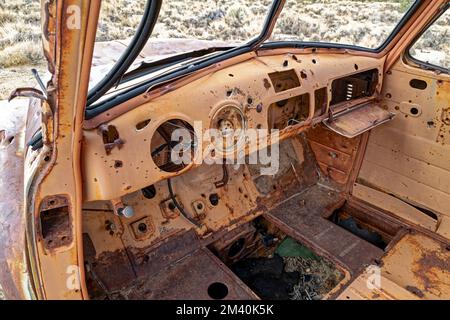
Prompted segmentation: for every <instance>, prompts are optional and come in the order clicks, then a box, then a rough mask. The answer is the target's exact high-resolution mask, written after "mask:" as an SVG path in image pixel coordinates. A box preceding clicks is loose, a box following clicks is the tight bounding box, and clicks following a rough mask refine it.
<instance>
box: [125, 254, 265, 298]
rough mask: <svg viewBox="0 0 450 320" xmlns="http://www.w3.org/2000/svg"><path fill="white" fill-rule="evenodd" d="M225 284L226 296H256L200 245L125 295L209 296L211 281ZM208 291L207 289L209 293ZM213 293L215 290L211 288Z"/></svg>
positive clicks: (151, 296) (157, 296)
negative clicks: (198, 248) (199, 247)
mask: <svg viewBox="0 0 450 320" xmlns="http://www.w3.org/2000/svg"><path fill="white" fill-rule="evenodd" d="M218 283H219V284H221V285H225V286H226V288H227V291H228V293H227V294H226V295H225V296H224V299H226V300H238V299H242V300H255V299H258V296H257V295H256V294H255V293H253V292H252V291H251V290H250V289H249V288H248V287H247V286H246V285H245V284H244V283H243V282H242V281H241V280H240V279H239V278H237V277H236V276H235V275H234V274H233V273H232V272H231V270H229V269H228V268H227V267H226V266H225V265H224V264H223V263H222V262H221V261H220V260H219V259H217V258H216V257H215V256H214V255H213V254H212V253H210V252H209V251H208V250H207V249H200V250H197V251H195V252H194V253H192V254H191V255H189V256H186V257H185V258H183V259H182V260H180V261H179V262H177V263H175V264H173V265H171V266H170V267H168V268H167V269H164V270H161V272H160V273H159V274H157V275H154V276H150V277H148V278H146V279H143V280H141V281H140V282H139V283H138V285H137V286H136V287H135V290H133V292H132V293H131V294H130V295H128V296H127V297H126V298H128V299H142V298H145V299H158V300H162V299H164V300H167V299H171V300H178V299H186V298H188V299H192V300H210V299H212V297H211V295H210V294H209V293H211V291H212V289H211V285H212V284H218ZM208 292H209V293H208ZM212 295H213V296H214V292H212Z"/></svg>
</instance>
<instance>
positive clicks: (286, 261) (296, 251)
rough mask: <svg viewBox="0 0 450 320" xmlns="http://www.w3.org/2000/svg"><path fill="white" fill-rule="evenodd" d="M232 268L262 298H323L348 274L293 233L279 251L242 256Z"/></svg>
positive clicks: (283, 242)
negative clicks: (271, 253) (315, 252)
mask: <svg viewBox="0 0 450 320" xmlns="http://www.w3.org/2000/svg"><path fill="white" fill-rule="evenodd" d="M232 270H233V271H234V272H235V274H236V275H237V276H238V277H239V278H240V279H241V280H242V281H244V283H246V284H247V285H248V286H249V287H250V288H251V289H252V290H253V291H254V292H255V293H256V294H257V295H258V296H259V297H260V298H261V299H269V300H288V299H292V300H319V299H322V298H323V297H324V296H325V295H326V294H327V293H328V292H330V291H331V290H332V289H333V288H335V287H336V286H337V285H338V283H339V282H340V281H341V280H342V279H343V276H344V275H343V274H342V273H341V272H340V271H339V270H338V269H337V268H336V267H335V266H334V265H333V264H332V263H330V262H328V261H326V260H325V259H323V258H321V257H319V256H317V255H316V254H314V252H312V251H311V250H309V249H308V248H306V247H305V246H303V245H301V244H299V243H298V242H296V241H295V240H294V239H292V238H289V237H286V238H285V239H284V240H283V241H282V242H281V244H280V245H279V246H278V248H277V249H276V251H275V254H273V255H269V256H268V257H256V258H246V259H243V260H240V261H238V262H237V263H235V264H234V265H233V266H232Z"/></svg>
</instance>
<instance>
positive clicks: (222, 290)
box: [208, 282, 228, 300]
mask: <svg viewBox="0 0 450 320" xmlns="http://www.w3.org/2000/svg"><path fill="white" fill-rule="evenodd" d="M208 295H209V296H210V297H211V298H212V299H214V300H222V299H224V298H225V297H226V296H227V295H228V287H227V286H226V285H225V284H223V283H222V282H214V283H212V284H210V285H209V287H208Z"/></svg>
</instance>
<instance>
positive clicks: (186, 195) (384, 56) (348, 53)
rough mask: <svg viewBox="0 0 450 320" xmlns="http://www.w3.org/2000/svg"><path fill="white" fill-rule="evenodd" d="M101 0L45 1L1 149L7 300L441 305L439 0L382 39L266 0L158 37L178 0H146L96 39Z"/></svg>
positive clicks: (444, 161) (416, 4)
mask: <svg viewBox="0 0 450 320" xmlns="http://www.w3.org/2000/svg"><path fill="white" fill-rule="evenodd" d="M101 2H102V1H93V0H86V1H82V0H41V7H42V43H43V48H44V53H45V57H46V59H47V62H48V71H49V76H48V79H46V81H40V86H37V87H36V88H21V89H16V90H15V91H14V92H13V93H12V96H11V99H12V98H16V97H21V96H22V97H23V96H25V97H31V99H30V104H29V107H28V112H27V114H26V115H24V117H23V120H20V121H22V122H20V121H19V120H18V121H19V122H16V124H17V123H23V125H20V126H18V125H15V126H14V127H10V128H6V136H2V149H1V150H0V151H1V153H2V154H1V159H3V161H4V162H5V163H9V164H10V167H9V169H8V170H6V168H5V167H2V168H1V169H0V172H1V174H2V178H1V179H2V183H1V184H0V187H1V191H2V194H5V196H2V197H6V200H5V201H2V204H1V206H0V207H1V208H2V211H5V212H8V213H9V214H7V215H4V216H2V217H1V218H0V219H1V220H0V222H1V224H2V225H8V228H3V227H2V229H0V231H1V232H0V240H1V241H2V243H3V244H5V245H4V247H3V248H1V249H0V250H1V252H0V283H1V286H2V289H3V291H4V293H5V295H6V297H9V298H12V299H14V298H16V299H18V298H21V299H23V298H27V299H232V300H233V299H245V300H247V299H249V300H250V299H255V300H257V299H269V300H274V299H294V300H316V299H342V300H349V299H449V298H450V76H449V66H450V60H449V59H450V56H449V50H450V49H449V48H450V43H449V34H450V32H449V25H450V23H449V22H450V16H449V14H450V12H449V10H448V8H449V6H450V5H449V2H448V1H447V0H434V1H431V0H423V1H420V0H418V1H414V0H411V1H402V3H403V5H404V6H405V7H404V8H402V10H401V11H399V12H401V13H399V14H398V15H396V16H395V17H394V18H393V19H392V21H391V24H389V25H388V24H383V23H384V20H383V19H384V17H382V16H380V25H379V29H377V30H378V31H376V32H378V33H377V34H378V38H370V39H368V38H367V39H366V38H365V34H364V32H365V31H364V30H363V29H361V30H360V31H358V32H359V33H358V34H359V36H351V35H349V36H343V37H342V38H341V39H340V40H339V41H336V40H333V39H334V38H333V36H330V37H331V38H327V37H328V35H329V34H330V33H332V27H331V26H330V25H329V26H328V27H326V28H325V29H324V27H323V26H322V25H317V24H314V22H311V19H312V20H314V19H315V18H314V17H316V16H317V15H321V14H325V13H322V12H321V11H320V10H319V11H317V12H316V15H310V16H305V15H307V14H305V13H304V12H303V13H300V11H298V10H303V9H302V8H301V7H300V5H299V4H298V2H297V1H295V0H287V1H284V0H274V1H263V3H264V5H262V6H261V7H258V8H259V9H258V10H259V11H258V14H259V15H258V16H256V15H257V10H256V9H255V10H253V9H252V10H253V11H247V12H246V13H247V14H250V15H255V18H254V19H252V20H253V21H252V24H251V27H250V28H248V29H246V30H244V29H239V28H241V27H239V26H237V27H236V29H235V30H233V32H234V33H233V32H230V37H229V38H228V40H227V41H219V40H217V39H213V38H207V37H205V35H204V34H201V33H200V32H199V31H198V30H197V29H196V30H197V32H193V34H192V36H191V37H190V39H187V40H186V39H184V40H183V41H181V40H180V39H170V41H169V40H167V42H165V41H157V40H158V38H157V37H158V34H163V33H164V28H165V26H167V24H168V23H169V24H170V23H171V22H170V21H171V19H170V18H169V19H167V17H166V18H164V19H163V18H161V17H162V14H163V12H168V10H172V11H174V10H175V9H176V8H175V6H176V4H174V3H177V2H176V1H175V2H172V4H171V2H170V1H166V0H163V1H162V0H148V1H147V2H146V4H145V7H144V11H143V14H142V18H141V19H142V20H141V22H140V24H139V27H138V29H137V30H136V31H135V34H134V36H133V37H132V38H131V39H129V40H127V41H124V42H120V43H119V42H111V43H108V44H106V45H105V44H102V43H101V42H96V33H97V30H98V28H99V25H101V19H102V16H101ZM193 2H194V4H192V7H193V8H196V9H197V10H199V14H200V11H201V10H203V9H202V8H203V7H202V5H204V3H207V2H205V1H193ZM340 2H342V3H344V2H343V1H336V3H338V4H339V3H340ZM404 3H406V5H405V4H404ZM313 5H314V4H311V6H313ZM219 6H220V5H219ZM301 6H303V4H302V5H301ZM252 8H253V7H252ZM393 8H397V6H394V7H393ZM371 14H375V15H377V14H379V13H378V12H372V13H371ZM293 15H295V16H298V17H300V18H298V19H300V21H304V24H302V25H303V26H305V25H308V26H309V28H310V29H311V32H312V35H311V36H309V37H308V36H306V35H305V34H303V33H302V32H303V31H301V26H295V25H294V20H292V16H293ZM217 17H218V18H217V19H221V16H220V14H219V15H218V16H217ZM257 17H260V19H259V18H257ZM308 19H310V20H308ZM295 21H296V20H295ZM307 21H309V22H308V24H307ZM213 23H215V22H211V25H212V24H213ZM332 23H333V25H337V26H344V27H345V25H346V23H347V22H346V21H345V19H341V20H340V19H339V16H338V15H335V16H334V18H333V22H332ZM360 23H361V25H362V26H363V25H364V20H362V21H361V22H360ZM286 24H288V25H289V26H290V27H292V30H290V31H289V32H287V31H286V30H285V27H286V26H285V25H286ZM209 27H210V25H208V26H207V27H204V28H209ZM202 28H203V27H202ZM217 28H220V26H217ZM361 28H362V27H361ZM188 29H189V28H188ZM189 30H190V29H189ZM220 30H222V29H220ZM324 30H325V31H324ZM223 32H225V31H223ZM239 32H241V33H240V34H239V35H238V33H239ZM436 35H438V36H436ZM432 37H434V38H432ZM174 38H176V37H174ZM171 46H172V47H171ZM175 47H176V48H175ZM37 79H39V80H40V78H39V76H37ZM47 80H48V81H47ZM2 129H4V128H2ZM19 136H20V137H22V138H20V139H19V138H18V137H19ZM8 137H14V138H13V139H8ZM16 137H17V138H16ZM7 142H8V143H7ZM18 150H21V156H18ZM6 177H7V178H6ZM6 179H8V182H7V183H6ZM13 196H14V197H15V198H14V199H15V200H13V199H12V197H13ZM17 199H19V202H20V204H17ZM14 201H15V202H14ZM12 203H16V204H15V205H11V204H12ZM11 261H14V263H12V262H11Z"/></svg>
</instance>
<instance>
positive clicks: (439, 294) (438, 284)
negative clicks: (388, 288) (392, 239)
mask: <svg viewBox="0 0 450 320" xmlns="http://www.w3.org/2000/svg"><path fill="white" fill-rule="evenodd" d="M449 249H450V247H449V243H443V242H438V241H437V240H434V239H432V238H429V237H427V236H425V235H423V234H420V233H412V234H408V235H406V236H405V237H403V238H402V239H401V240H400V241H399V242H398V243H397V244H396V245H395V246H394V247H393V248H392V249H391V250H390V251H389V252H388V253H387V255H386V257H384V258H383V259H382V270H381V272H382V274H383V275H384V276H385V277H387V278H389V279H390V280H391V281H393V282H395V283H397V284H398V285H399V286H401V287H403V288H405V289H406V290H408V291H409V292H411V293H413V294H415V295H416V296H418V297H419V298H423V299H445V300H448V299H450V250H449Z"/></svg>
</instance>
